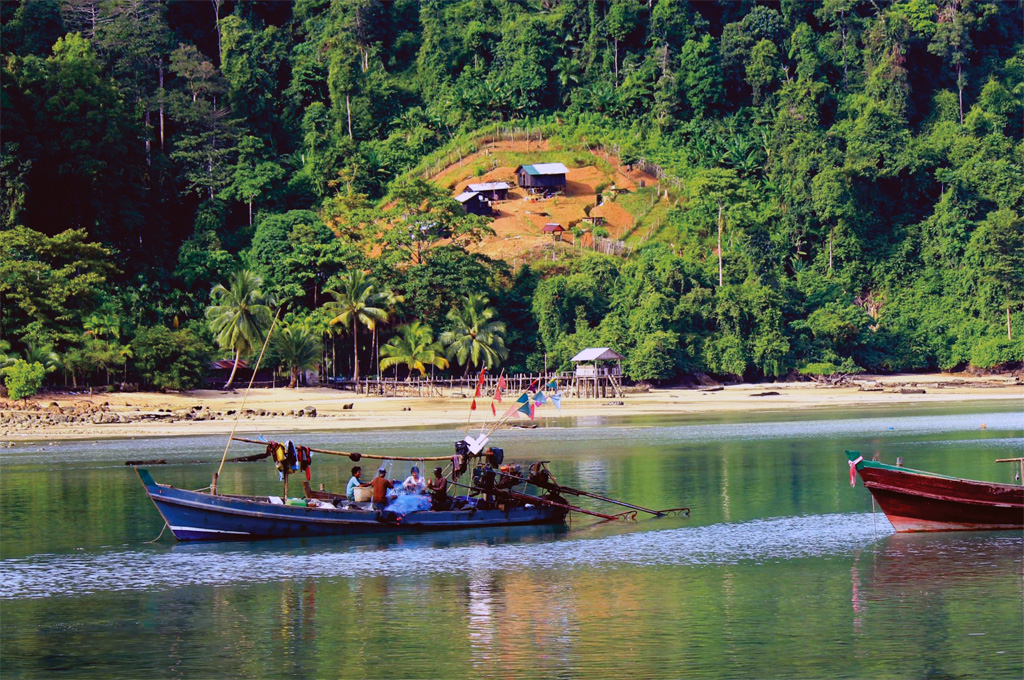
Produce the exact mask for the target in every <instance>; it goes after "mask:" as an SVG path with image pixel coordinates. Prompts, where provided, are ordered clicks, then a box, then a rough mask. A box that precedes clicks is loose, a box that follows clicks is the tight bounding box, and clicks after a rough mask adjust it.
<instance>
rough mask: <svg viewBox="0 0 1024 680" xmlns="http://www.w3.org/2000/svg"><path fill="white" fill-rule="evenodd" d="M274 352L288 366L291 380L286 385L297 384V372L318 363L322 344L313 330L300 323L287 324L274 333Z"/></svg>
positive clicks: (295, 385)
mask: <svg viewBox="0 0 1024 680" xmlns="http://www.w3.org/2000/svg"><path fill="white" fill-rule="evenodd" d="M272 344H273V346H274V352H275V354H276V355H277V358H278V360H279V361H280V362H281V363H282V364H283V365H284V366H285V367H287V368H288V370H289V372H290V373H291V381H290V382H289V383H288V387H295V388H297V387H298V386H299V373H300V372H301V371H305V370H309V369H311V368H314V367H316V366H318V365H319V364H320V360H321V354H322V352H323V344H322V343H321V341H320V337H319V335H318V334H317V333H315V332H314V331H313V330H311V329H310V328H308V327H307V326H306V325H304V324H302V323H291V324H287V325H285V326H284V327H282V328H281V329H280V331H279V332H278V333H277V334H275V335H274V340H273V343H272Z"/></svg>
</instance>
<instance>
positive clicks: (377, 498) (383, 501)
mask: <svg viewBox="0 0 1024 680" xmlns="http://www.w3.org/2000/svg"><path fill="white" fill-rule="evenodd" d="M387 474H388V471H387V468H383V467H382V468H381V469H379V470H377V476H376V477H374V478H373V481H372V482H370V486H372V487H373V509H374V510H383V509H384V507H385V506H386V505H387V504H388V491H390V490H391V489H393V488H395V485H394V484H392V483H391V480H390V479H388V478H387Z"/></svg>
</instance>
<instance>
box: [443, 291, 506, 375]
mask: <svg viewBox="0 0 1024 680" xmlns="http://www.w3.org/2000/svg"><path fill="white" fill-rule="evenodd" d="M489 302H490V300H488V299H487V297H486V296H484V295H480V294H476V293H474V294H471V295H469V296H468V297H467V298H466V301H465V306H464V307H463V308H462V309H452V310H451V311H450V312H448V317H447V318H448V321H449V322H451V324H452V325H451V330H447V331H445V332H444V333H442V334H441V343H442V344H443V345H444V346H445V347H447V348H448V349H447V355H448V358H449V359H453V358H454V359H455V360H456V361H458V363H460V364H462V365H464V366H465V367H466V373H468V372H469V366H470V364H472V365H473V366H474V367H476V366H479V365H480V364H484V365H485V366H487V367H488V368H492V367H494V366H496V365H497V364H498V363H499V362H500V361H501V360H502V359H504V358H505V357H506V356H507V355H508V350H507V349H505V324H504V323H502V322H501V321H494V317H495V316H497V314H498V312H497V310H495V309H494V307H488V306H487V305H488V303H489Z"/></svg>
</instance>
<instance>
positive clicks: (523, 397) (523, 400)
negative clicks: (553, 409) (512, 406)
mask: <svg viewBox="0 0 1024 680" xmlns="http://www.w3.org/2000/svg"><path fill="white" fill-rule="evenodd" d="M528 401H530V395H529V394H527V393H526V392H523V393H522V394H520V395H519V398H518V399H516V403H517V404H525V403H527V402H528Z"/></svg>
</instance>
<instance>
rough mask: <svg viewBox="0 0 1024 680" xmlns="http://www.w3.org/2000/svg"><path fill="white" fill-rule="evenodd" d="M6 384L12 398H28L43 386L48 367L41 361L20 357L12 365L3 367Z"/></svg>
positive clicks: (8, 393)
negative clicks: (26, 359)
mask: <svg viewBox="0 0 1024 680" xmlns="http://www.w3.org/2000/svg"><path fill="white" fill-rule="evenodd" d="M3 374H4V386H5V387H7V395H8V396H9V397H10V398H11V399H15V400H17V399H28V398H29V397H31V396H33V395H34V394H35V393H36V392H38V391H39V388H41V387H42V386H43V378H45V377H46V369H45V368H44V367H43V365H42V364H41V363H39V362H38V361H37V362H33V363H29V362H27V361H25V360H24V359H18V360H16V361H15V362H14V364H12V365H11V366H7V367H6V368H4V369H3Z"/></svg>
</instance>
